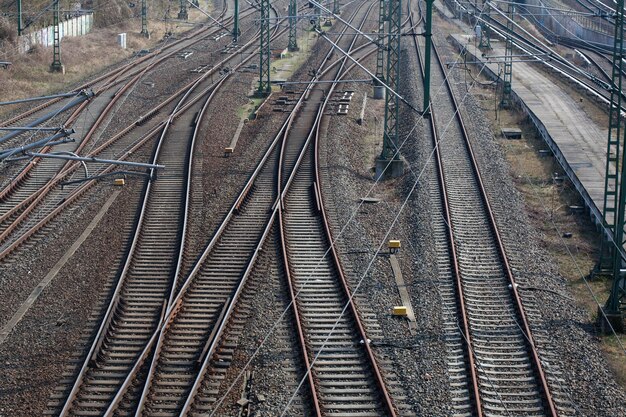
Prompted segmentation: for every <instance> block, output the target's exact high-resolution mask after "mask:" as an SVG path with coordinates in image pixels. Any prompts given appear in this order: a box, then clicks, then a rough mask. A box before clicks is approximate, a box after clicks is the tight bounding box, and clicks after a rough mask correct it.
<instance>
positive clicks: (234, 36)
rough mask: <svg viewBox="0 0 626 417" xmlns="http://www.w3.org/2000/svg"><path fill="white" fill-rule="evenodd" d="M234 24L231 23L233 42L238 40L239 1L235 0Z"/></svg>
mask: <svg viewBox="0 0 626 417" xmlns="http://www.w3.org/2000/svg"><path fill="white" fill-rule="evenodd" d="M234 18H235V22H234V23H233V38H234V39H233V40H234V41H235V42H237V40H239V0H235V16H234Z"/></svg>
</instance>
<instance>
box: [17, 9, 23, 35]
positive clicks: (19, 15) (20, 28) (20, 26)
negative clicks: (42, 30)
mask: <svg viewBox="0 0 626 417" xmlns="http://www.w3.org/2000/svg"><path fill="white" fill-rule="evenodd" d="M23 30H24V29H23V23H22V0H17V36H22V31H23Z"/></svg>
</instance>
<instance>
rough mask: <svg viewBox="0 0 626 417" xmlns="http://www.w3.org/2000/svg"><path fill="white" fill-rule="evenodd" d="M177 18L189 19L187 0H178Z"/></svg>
mask: <svg viewBox="0 0 626 417" xmlns="http://www.w3.org/2000/svg"><path fill="white" fill-rule="evenodd" d="M178 18H179V19H180V20H187V19H189V13H187V0H180V10H179V11H178Z"/></svg>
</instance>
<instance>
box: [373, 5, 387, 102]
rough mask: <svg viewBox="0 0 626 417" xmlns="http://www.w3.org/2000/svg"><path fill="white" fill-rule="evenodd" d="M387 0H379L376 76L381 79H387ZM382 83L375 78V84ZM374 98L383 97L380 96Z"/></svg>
mask: <svg viewBox="0 0 626 417" xmlns="http://www.w3.org/2000/svg"><path fill="white" fill-rule="evenodd" d="M385 5H386V0H379V1H378V39H377V40H378V49H377V51H376V78H378V79H379V80H382V81H384V80H385V78H384V77H385V71H384V67H385V22H386V21H387V16H386V11H385ZM379 84H380V83H379V82H378V81H377V80H374V86H379V87H380V85H379ZM374 98H382V95H381V96H380V97H376V95H375V97H374Z"/></svg>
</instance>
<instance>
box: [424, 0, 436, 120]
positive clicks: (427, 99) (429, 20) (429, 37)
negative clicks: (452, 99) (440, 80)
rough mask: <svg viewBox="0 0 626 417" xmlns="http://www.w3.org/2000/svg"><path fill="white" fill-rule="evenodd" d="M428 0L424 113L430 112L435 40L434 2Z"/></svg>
mask: <svg viewBox="0 0 626 417" xmlns="http://www.w3.org/2000/svg"><path fill="white" fill-rule="evenodd" d="M434 2H435V0H426V30H425V32H424V106H423V109H424V110H423V114H424V115H428V114H430V54H431V49H432V41H433V39H432V38H433V3H434Z"/></svg>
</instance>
